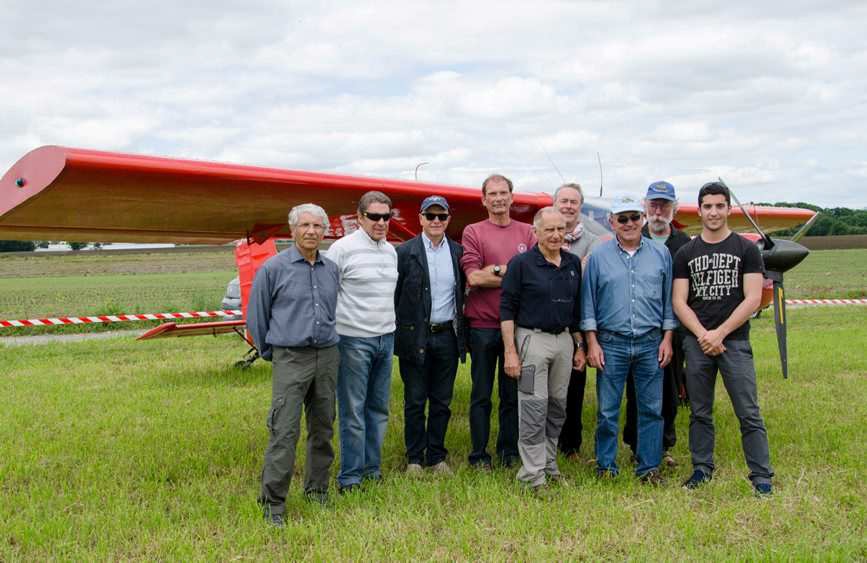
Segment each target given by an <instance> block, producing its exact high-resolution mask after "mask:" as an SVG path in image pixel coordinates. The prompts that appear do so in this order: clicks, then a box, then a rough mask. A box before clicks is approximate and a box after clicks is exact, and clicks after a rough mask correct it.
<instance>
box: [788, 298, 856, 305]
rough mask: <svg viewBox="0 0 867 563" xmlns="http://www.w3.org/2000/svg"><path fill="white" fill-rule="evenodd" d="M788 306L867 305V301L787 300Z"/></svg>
mask: <svg viewBox="0 0 867 563" xmlns="http://www.w3.org/2000/svg"><path fill="white" fill-rule="evenodd" d="M786 305H867V299H786Z"/></svg>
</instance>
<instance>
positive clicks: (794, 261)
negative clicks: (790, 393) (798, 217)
mask: <svg viewBox="0 0 867 563" xmlns="http://www.w3.org/2000/svg"><path fill="white" fill-rule="evenodd" d="M719 181H720V184H722V185H723V186H726V183H725V182H724V181H723V179H722V178H720V179H719ZM726 187H728V186H726ZM729 193H731V195H732V199H734V200H735V203H736V204H737V205H738V207H740V209H741V211H742V212H743V214H744V217H746V218H747V219H748V220H749V222H750V223H751V224H752V226H753V228H754V229H755V230H756V232H757V233H758V234H759V236H761V237H762V240H761V241H759V242H758V246H759V250H760V251H761V253H762V260H763V261H764V264H765V277H766V278H768V279H769V280H771V281H772V282H773V288H774V327H775V328H776V331H777V347H778V348H779V350H780V364H781V367H782V370H783V378H784V379H788V378H789V351H788V343H787V330H786V289H785V286H784V285H783V273H784V272H788V271H789V270H791V269H792V268H794V267H795V266H797V265H798V264H800V263H801V261H803V260H804V258H806V257H807V255H808V254H810V251H809V250H808V249H807V248H806V247H805V246H803V245H801V244H799V243H798V240H800V239H801V237H803V236H804V235H805V234H806V233H807V231H808V230H809V229H810V227H811V226H812V225H813V222H814V221H815V220H816V219H817V218H818V217H819V215H818V213H817V214H816V215H814V216H813V217H812V218H811V219H810V220H809V221H808V222H807V223H806V224H805V225H804V226H803V227H801V229H800V230H799V231H798V232H797V233H796V234H795V236H794V237H792V240H786V239H772V238H771V237H769V236H768V235H767V234H766V233H765V232H764V231H763V230H762V229H761V227H759V225H758V224H757V223H756V222H755V220H753V218H752V217H751V216H750V214H749V213H747V210H746V209H745V208H744V206H743V205H741V202H740V201H738V198H737V196H735V194H734V192H732V190H731V188H729Z"/></svg>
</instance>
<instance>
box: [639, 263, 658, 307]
mask: <svg viewBox="0 0 867 563" xmlns="http://www.w3.org/2000/svg"><path fill="white" fill-rule="evenodd" d="M635 279H636V283H637V284H638V287H637V288H636V289H637V290H638V291H637V293H638V294H639V295H641V296H643V297H645V298H647V299H654V300H655V299H661V298H662V270H654V271H652V272H645V273H640V274H637V275H636V278H635Z"/></svg>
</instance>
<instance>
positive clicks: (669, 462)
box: [662, 451, 677, 467]
mask: <svg viewBox="0 0 867 563" xmlns="http://www.w3.org/2000/svg"><path fill="white" fill-rule="evenodd" d="M662 463H663V465H665V466H666V467H677V460H675V459H674V458H673V457H671V454H670V453H668V451H664V452H662Z"/></svg>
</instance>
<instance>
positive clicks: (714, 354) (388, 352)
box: [247, 174, 773, 525]
mask: <svg viewBox="0 0 867 563" xmlns="http://www.w3.org/2000/svg"><path fill="white" fill-rule="evenodd" d="M512 191H513V186H512V182H511V181H510V180H509V179H508V178H506V177H505V176H502V175H499V174H494V175H491V176H489V177H488V178H486V179H485V180H484V182H483V183H482V198H481V199H482V205H483V206H484V207H485V209H486V210H487V213H488V218H487V219H486V220H484V221H480V222H478V223H474V224H471V225H468V226H467V227H465V229H464V231H463V236H462V240H461V243H460V244H458V243H457V242H456V241H454V240H451V239H450V238H449V237H448V236H447V235H446V229H447V228H448V225H449V222H450V219H451V208H450V205H449V202H448V201H447V200H446V198H444V197H442V196H439V195H431V196H429V197H427V198H425V199H424V200H423V201H422V204H421V207H420V209H419V223H420V225H421V227H422V232H421V233H420V234H419V235H418V236H416V237H414V238H413V239H411V240H409V241H407V242H405V243H403V244H401V245H400V246H399V247H398V248H397V249H396V250H395V248H394V247H393V246H392V245H391V244H389V243H388V242H387V240H386V238H387V234H388V227H389V222H390V220H391V218H392V205H391V200H390V199H389V198H388V196H386V195H385V194H383V193H381V192H378V191H371V192H367V193H366V194H364V195H363V196H362V197H361V198H360V199H359V202H358V209H357V211H358V213H357V220H358V227H359V228H358V229H357V230H356V231H354V232H353V233H352V234H350V235H347V236H345V237H343V238H341V239H339V240H337V241H336V242H335V243H334V244H332V246H331V247H330V248H329V249H328V251H327V252H325V253H320V252H319V245H320V243H321V242H322V240H323V238H324V236H325V233H326V231H327V229H328V225H329V222H328V216H327V215H326V213H325V211H324V210H323V209H322V208H321V207H319V206H317V205H314V204H303V205H299V206H297V207H295V208H293V209H292V210H291V211H290V213H289V225H290V228H291V230H292V234H293V238H294V239H295V244H294V246H291V247H290V248H288V249H286V250H284V251H282V252H281V253H279V254H278V255H277V256H275V257H273V258H271V259H270V260H269V261H267V262H266V263H265V264H264V265H263V267H262V268H261V269H260V270H259V272H258V273H257V275H256V278H255V281H254V284H253V289H252V291H251V294H250V299H249V306H248V317H247V325H248V329H249V332H250V335H251V337H252V339H253V342H254V344H255V345H256V347H257V348H258V350H259V353H260V355H261V356H262V357H263V358H264V359H266V360H270V361H271V363H272V372H273V376H272V402H271V409H270V411H269V415H268V420H267V426H268V429H269V431H270V439H269V443H268V447H267V450H266V452H265V462H264V467H263V471H262V486H261V493H260V497H259V502H260V503H261V504H262V506H263V509H264V513H265V517H266V519H268V520H269V521H271V522H272V523H274V524H277V525H281V524H282V522H283V514H284V511H285V502H286V495H287V491H288V487H289V480H290V477H291V475H292V471H293V468H294V461H295V449H296V444H297V441H298V437H299V434H300V420H301V411H302V406H303V408H304V410H305V413H306V421H307V432H308V437H307V456H306V467H305V471H304V492H305V495H306V496H307V497H308V498H309V499H311V500H314V501H318V502H325V500H326V499H327V494H328V482H329V479H330V466H331V463H332V461H333V459H334V451H333V448H332V445H331V442H332V436H333V425H334V418H335V411H339V414H340V417H339V443H340V451H341V455H340V471H339V474H338V477H337V487H338V491H339V492H340V493H346V492H351V491H354V490H357V489H358V488H359V487H361V486H362V484H363V483H364V482H367V481H378V480H380V479H381V478H382V472H381V453H382V445H383V440H384V437H385V430H386V426H387V421H388V407H389V393H390V388H391V370H392V356H393V355H396V356H398V358H399V371H400V376H401V378H402V380H403V383H404V440H405V447H406V463H407V465H406V471H407V473H421V472H423V471H424V470H425V468H429V470H431V471H433V472H436V473H451V467H450V466H449V464H448V461H447V459H448V451H447V449H446V447H445V436H446V431H447V427H448V423H449V420H450V417H451V409H450V404H451V400H452V395H453V389H454V383H455V376H456V373H457V368H458V363H459V361H463V360H464V357H465V355H466V351H467V350H469V353H470V357H471V370H470V371H471V377H472V390H471V395H470V410H469V423H470V435H471V451H470V454H469V464H470V466H471V467H474V468H478V469H480V470H490V469H491V468H492V467H493V463H494V458H493V457H492V455H491V453H489V452H488V443H489V438H490V433H491V412H492V406H493V401H492V394H493V387H494V381H495V380H496V381H497V388H498V398H499V404H498V419H499V424H498V435H497V439H496V445H495V450H494V453H495V454H496V461H497V463H498V464H500V465H501V466H503V467H513V466H518V465H520V468H519V470H518V473H517V479H518V480H519V481H521V482H523V483H524V484H526V485H527V487H528V488H529V489H530V490H532V491H535V492H541V491H543V490H544V489H545V488H546V487H547V485H548V483H549V482H556V481H559V480H560V479H562V477H561V474H560V471H559V469H558V466H557V454H558V450H559V451H560V452H562V453H564V454H566V455H567V456H577V455H578V453H579V451H580V447H581V442H582V424H581V416H582V406H583V400H584V389H585V385H586V367H587V366H588V365H589V366H590V367H594V368H596V373H597V383H596V392H597V405H598V409H597V425H596V434H595V465H596V472H597V475H598V476H599V477H607V476H615V475H617V473H618V472H619V467H618V465H617V462H616V455H617V443H618V436H619V434H620V428H619V417H620V406H621V399H622V396H623V394H624V389H625V390H626V395H627V407H626V410H627V423H626V425H625V428H624V432H623V440H624V442H625V443H627V444H628V445H629V446H630V447H631V449H632V451H633V459H634V462H635V473H636V475H637V477H638V478H639V479H640V480H641V481H642V482H645V483H651V484H658V483H660V482H661V476H660V468H661V466H663V465H673V464H674V463H675V462H674V459H673V458H672V456H671V455H670V454H669V450H670V449H671V448H672V447H673V446H674V443H675V432H674V420H675V416H676V413H677V405H678V402H679V401H680V400H682V399H683V398H685V396H686V395H688V397H689V401H690V406H691V408H692V412H691V415H690V432H689V434H690V452H691V455H692V464H693V474H692V475H691V477H690V478H689V479H688V480H687V481H686V482H685V483H684V486H685V487H687V488H696V487H698V486H700V485H702V484H703V483H705V482H707V481H709V480H710V479H711V477H712V475H713V470H714V464H713V448H714V426H713V419H712V415H711V413H712V406H713V397H714V384H715V381H716V374H717V371H720V372H721V373H722V377H723V382H724V384H725V386H726V389H727V391H728V392H729V395H730V397H731V400H732V404H733V405H734V409H735V413H736V414H737V416H738V418H739V420H740V424H741V435H742V441H743V447H744V452H745V455H746V458H747V463H748V465H749V467H750V479H751V481H752V483H753V486H754V487H755V490H756V492H757V493H759V494H769V493H770V492H771V477H772V476H773V471H772V469H771V467H770V462H769V454H768V444H767V434H766V431H765V427H764V422H763V421H762V418H761V416H760V414H759V407H758V402H757V394H756V383H755V370H754V367H753V362H752V351H751V349H750V345H749V340H748V337H749V323H748V319H749V317H750V315H751V314H752V313H753V312H754V311H755V310H756V308H757V307H758V304H759V300H760V298H761V289H762V262H761V255H760V254H759V252H758V249H757V248H756V246H755V245H753V244H751V243H749V242H748V241H745V239H743V238H741V237H739V236H738V235H737V234H735V233H732V232H731V231H730V230H729V229H728V226H727V217H728V214H729V212H730V210H731V202H730V199H729V198H730V196H729V192H728V189H727V188H726V187H725V186H723V185H721V184H717V183H710V184H706V185H705V186H703V187H702V189H701V191H700V192H699V215H700V216H701V220H702V226H703V230H702V233H701V235H699V236H697V237H695V238H694V239H692V240H690V239H689V237H687V236H686V235H685V234H684V233H682V232H680V231H678V230H677V229H676V228H674V226H673V225H672V221H673V217H674V212H675V210H676V206H677V199H676V196H675V191H674V187H673V186H672V185H671V184H670V183H668V182H655V183H653V184H651V185H650V187H649V188H648V190H647V194H646V197H645V199H644V201H643V202H640V201H638V200H632V199H628V198H625V199H620V200H617V201H615V202H614V204H613V205H612V207H611V212H610V214H609V222H610V226H611V229H612V231H613V233H614V237H613V238H611V239H610V240H602V238H604V237H600V236H598V235H597V234H594V233H593V232H592V231H591V230H590V229H586V228H585V225H584V224H582V214H581V207H582V204H583V199H584V198H583V194H582V191H581V187H580V186H579V185H578V184H565V185H563V186H560V187H559V188H558V189H557V190H556V191H555V192H554V197H553V206H551V207H545V208H543V209H540V210H539V211H538V212H537V213H536V215H535V217H534V220H533V224H532V225H530V224H526V223H523V222H520V221H517V220H515V219H513V218H512V217H511V215H510V209H511V204H512ZM678 319H679V321H680V322H678ZM684 363H685V366H686V367H685V369H684ZM335 402H336V405H337V408H335Z"/></svg>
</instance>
